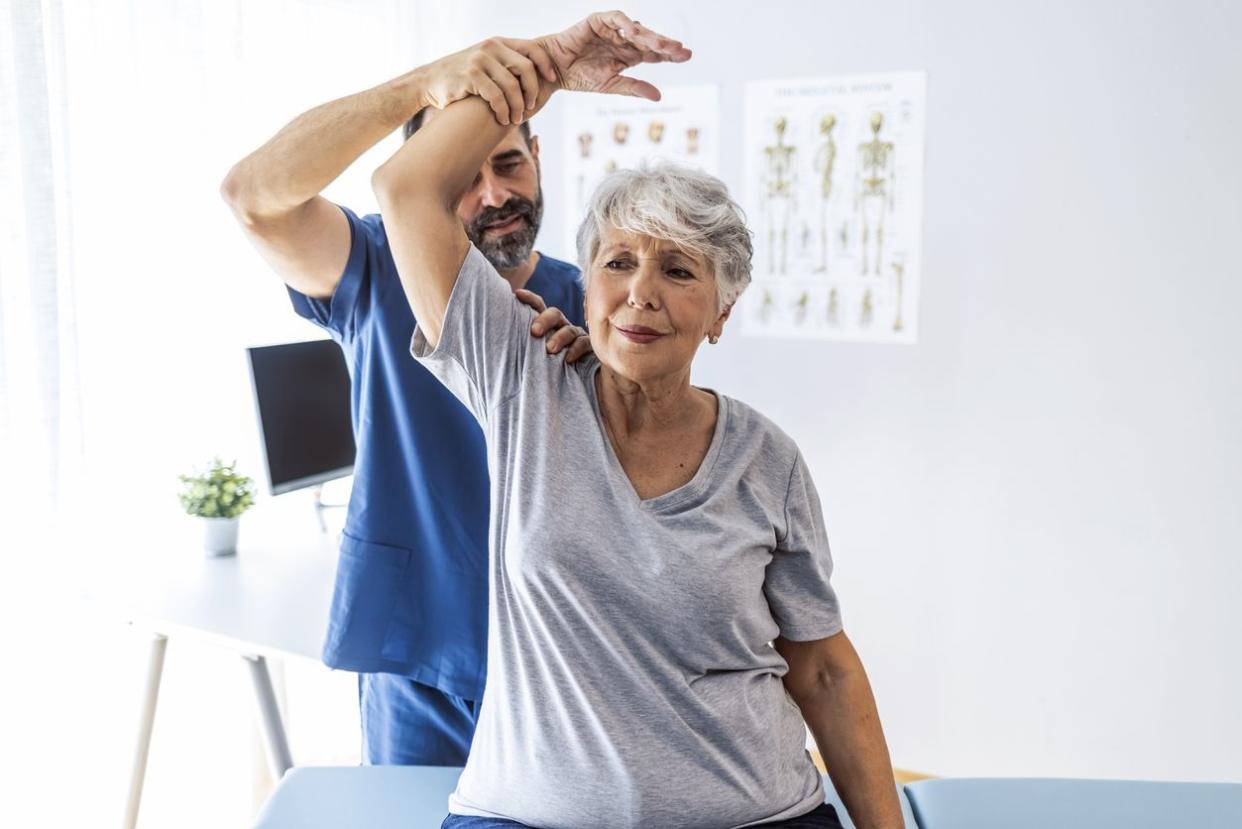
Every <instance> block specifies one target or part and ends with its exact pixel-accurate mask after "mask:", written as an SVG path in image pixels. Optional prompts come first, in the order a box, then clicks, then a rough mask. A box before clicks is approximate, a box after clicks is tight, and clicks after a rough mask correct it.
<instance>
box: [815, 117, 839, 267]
mask: <svg viewBox="0 0 1242 829" xmlns="http://www.w3.org/2000/svg"><path fill="white" fill-rule="evenodd" d="M836 125H837V116H835V115H825V116H824V117H823V118H822V119H821V120H820V122H819V134H820V135H822V136H824V143H823V144H822V145H821V146H820V148H819V151H818V152H817V153H816V154H815V169H816V170H817V171H819V172H820V173H821V175H822V178H821V179H820V187H819V243H820V244H819V267H818V268H816V270H817V271H819V272H820V273H824V272H826V271H827V270H828V236H829V233H828V200H829V199H830V198H832V168H833V165H834V164H835V163H836V160H837V142H836V141H834V140H833V138H832V128H833V127H835V126H836Z"/></svg>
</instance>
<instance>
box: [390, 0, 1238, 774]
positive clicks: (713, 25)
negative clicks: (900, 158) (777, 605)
mask: <svg viewBox="0 0 1242 829" xmlns="http://www.w3.org/2000/svg"><path fill="white" fill-rule="evenodd" d="M591 10H592V7H591V6H588V5H584V4H581V3H544V4H527V3H524V4H513V3H499V2H490V1H489V0H475V2H461V3H459V4H457V6H456V8H454V9H453V10H452V11H446V10H444V9H443V8H442V7H441V4H438V3H433V2H423V3H421V4H420V5H419V9H418V19H419V20H420V21H422V24H423V26H424V27H425V28H423V29H422V30H420V31H418V32H416V33H414V35H413V37H414V44H415V47H416V50H417V51H418V53H419V54H418V57H419V58H420V59H427V58H431V57H434V56H436V55H438V54H440V53H443V52H444V51H446V50H449V49H456V48H460V47H462V46H465V45H467V44H468V43H470V42H472V41H474V40H478V39H480V38H482V37H484V36H486V35H489V34H504V35H512V36H531V35H536V34H542V33H544V32H546V31H552V30H555V29H559V28H562V27H563V26H565V25H567V24H568V23H570V22H572V21H573V20H576V19H577V18H579V17H580V16H582V15H583V14H585V13H586V12H588V11H591ZM625 10H626V11H627V12H629V13H630V14H631V15H632V16H634V17H637V18H638V19H640V20H642V21H643V22H644V23H647V24H648V25H651V26H653V27H655V28H657V29H662V30H664V31H667V32H668V33H669V34H672V35H674V36H677V37H680V38H682V39H683V40H684V41H685V42H686V43H687V45H689V46H690V47H691V48H693V49H694V50H695V57H694V59H693V60H692V61H691V62H690V63H689V64H687V65H685V66H682V67H657V68H648V69H647V70H640V73H642V74H643V76H644V77H647V78H649V79H653V80H655V82H656V83H657V84H658V83H660V82H666V83H682V82H685V83H693V82H706V81H716V82H719V83H720V84H721V85H722V113H721V115H722V119H723V125H724V138H723V141H722V150H723V152H722V163H723V171H724V177H725V179H726V181H728V182H729V184H730V185H731V186H732V187H734V188H735V189H736V188H738V187H739V185H740V182H741V172H742V171H741V134H742V130H741V118H742V101H741V91H742V84H743V83H744V82H745V81H747V80H752V79H762V78H778V77H796V76H804V75H824V74H836V73H855V72H875V71H886V70H900V69H925V70H927V72H928V121H927V135H928V140H927V179H926V192H927V198H926V223H925V240H926V241H925V256H924V264H925V272H924V275H923V286H922V291H921V293H922V306H921V308H920V320H919V331H920V342H919V344H918V345H916V346H859V345H845V344H814V343H810V344H808V343H797V342H794V341H765V340H756V339H750V338H745V337H741V336H739V332H738V331H732V332H726V336H725V338H724V340H723V341H722V343H721V344H720V345H719V346H717V347H716V348H714V349H713V348H707V349H705V351H704V353H703V354H702V355H701V357H700V358H699V363H698V366H699V370H698V373H697V376H696V382H698V383H700V384H703V385H710V386H713V387H716V388H719V389H721V390H722V391H724V392H726V393H729V394H731V395H733V396H736V397H739V398H742V399H744V400H746V401H747V402H749V403H751V404H753V405H755V406H757V407H758V408H760V409H761V410H763V411H765V412H767V413H768V414H770V415H772V416H773V417H774V418H775V419H776V420H777V421H778V422H779V423H781V424H782V425H783V426H784V427H785V428H786V429H787V430H788V431H790V432H791V433H792V434H793V435H794V437H795V438H796V439H797V440H798V441H799V443H800V444H801V446H802V447H803V450H804V452H805V454H806V456H807V457H808V459H809V460H810V462H811V465H812V467H813V469H814V471H815V474H816V479H817V484H818V486H819V489H820V492H821V495H822V496H823V500H824V504H825V509H826V513H827V516H828V519H829V522H830V530H831V533H832V538H833V539H834V551H835V554H836V557H837V561H838V569H837V584H838V589H839V592H840V593H841V596H842V600H843V603H844V606H845V610H846V612H847V614H848V616H847V626H848V629H849V631H850V633H851V635H852V636H853V638H854V639H855V642H856V643H857V644H858V646H859V648H860V650H861V652H862V653H863V656H864V659H865V661H866V663H867V665H868V667H869V670H870V672H871V675H872V679H873V682H874V685H875V687H876V691H877V695H878V697H879V701H880V705H881V712H882V714H883V717H884V720H885V724H886V727H887V731H888V736H889V741H890V743H891V746H892V749H893V756H894V760H895V762H896V763H897V764H898V765H899V766H903V767H907V768H914V769H920V770H925V771H929V772H933V773H937V774H944V775H967V774H1030V775H1074V776H1103V777H1140V778H1167V779H1200V780H1234V781H1237V780H1242V749H1240V748H1239V746H1242V713H1240V712H1242V705H1239V700H1242V659H1240V658H1239V656H1240V654H1242V611H1240V610H1239V609H1238V608H1237V606H1236V604H1235V600H1236V598H1237V597H1238V596H1239V594H1240V593H1242V555H1240V553H1242V510H1239V509H1238V508H1237V506H1238V502H1239V500H1242V497H1240V496H1242V478H1240V473H1239V470H1240V469H1242V429H1240V428H1239V424H1242V370H1240V369H1239V355H1242V332H1240V330H1239V327H1238V326H1237V324H1236V323H1235V316H1236V315H1237V314H1238V313H1239V310H1240V309H1242V269H1240V268H1239V267H1238V264H1237V261H1236V258H1235V256H1236V254H1235V253H1234V251H1233V250H1232V249H1231V247H1232V245H1231V243H1235V242H1236V240H1237V239H1238V238H1239V231H1240V230H1242V167H1240V166H1239V163H1238V150H1237V147H1238V133H1239V130H1240V129H1242V95H1239V93H1238V86H1239V81H1242V50H1239V49H1237V47H1236V34H1237V32H1238V31H1240V30H1242V10H1239V7H1237V6H1235V5H1232V4H1227V3H1220V2H1207V1H1206V0H1200V1H1199V2H1190V3H1179V4H1174V3H1172V2H1158V3H1152V2H1145V3H1143V4H1141V6H1140V4H1137V3H1124V2H1064V0H1056V1H1055V2H1041V3H1032V2H1028V3H1021V4H1018V3H1010V2H1005V3H997V2H983V1H982V0H980V1H979V2H969V1H968V0H942V2H937V3H921V2H914V0H905V2H901V1H900V0H892V1H891V2H877V1H876V0H868V2H852V3H842V2H799V3H793V2H772V1H771V0H769V1H768V2H763V3H755V2H729V3H713V4H710V5H708V4H699V3H688V2H673V1H672V0H666V1H665V2H658V3H657V2H634V3H631V4H629V5H628V7H625ZM376 80H377V81H378V80H379V79H378V78H377V79H376ZM559 127H560V118H559V106H558V105H557V103H556V102H555V101H554V102H553V104H552V105H551V106H550V107H549V109H548V110H547V111H546V112H545V113H544V114H543V115H542V116H540V119H538V120H537V121H536V123H535V128H536V131H537V132H539V133H541V134H542V135H543V142H544V186H545V188H546V191H547V192H548V193H549V194H550V196H549V202H550V203H549V205H548V208H547V213H546V219H545V228H546V230H545V235H544V237H543V238H542V240H541V247H542V248H543V249H544V250H546V251H547V252H549V253H553V254H559V255H562V256H569V254H570V253H571V251H570V249H569V246H568V240H564V239H561V238H559V230H558V229H559V228H560V227H561V218H562V217H561V213H560V205H558V204H557V198H556V194H559V193H560V192H561V185H560V178H559V175H558V159H559V158H561V157H562V145H561V141H560V135H559V131H560V130H559Z"/></svg>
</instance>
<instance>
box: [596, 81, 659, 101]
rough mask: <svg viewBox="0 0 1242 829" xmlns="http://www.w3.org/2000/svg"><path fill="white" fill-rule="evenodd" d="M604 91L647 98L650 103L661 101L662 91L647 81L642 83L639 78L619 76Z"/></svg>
mask: <svg viewBox="0 0 1242 829" xmlns="http://www.w3.org/2000/svg"><path fill="white" fill-rule="evenodd" d="M604 91H605V92H609V93H611V94H613V95H632V96H634V97H635V98H646V99H647V100H648V101H658V100H660V90H658V89H656V88H655V87H654V86H652V85H651V84H649V83H647V82H646V81H640V80H639V79H638V78H630V77H627V76H625V75H617V76H616V77H615V78H613V79H612V83H610V84H609V85H608V88H607V89H605V90H604Z"/></svg>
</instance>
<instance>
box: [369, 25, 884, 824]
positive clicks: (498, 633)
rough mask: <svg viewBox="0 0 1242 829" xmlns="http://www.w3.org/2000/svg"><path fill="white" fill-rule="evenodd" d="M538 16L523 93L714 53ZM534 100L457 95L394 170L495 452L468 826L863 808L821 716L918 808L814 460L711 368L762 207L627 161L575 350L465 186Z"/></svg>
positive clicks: (859, 759) (614, 180)
mask: <svg viewBox="0 0 1242 829" xmlns="http://www.w3.org/2000/svg"><path fill="white" fill-rule="evenodd" d="M538 44H539V46H540V47H541V49H540V50H531V53H532V54H535V55H536V57H537V60H535V61H533V62H532V61H531V60H527V59H526V58H524V57H523V56H522V55H521V54H518V53H517V52H515V53H514V55H513V57H512V59H511V60H510V61H507V62H505V65H504V66H486V67H481V70H482V72H483V73H485V75H486V77H485V78H484V77H483V75H481V76H480V77H481V81H480V92H481V94H483V95H486V96H488V97H489V99H490V100H492V101H493V105H494V103H495V102H496V100H498V99H497V96H498V95H504V96H505V99H507V102H508V103H509V104H510V105H511V106H512V108H513V109H514V110H515V111H516V112H517V113H518V118H517V119H512V120H515V121H516V120H519V119H520V118H521V117H522V115H529V114H531V113H533V112H534V111H535V110H537V109H538V108H539V107H541V106H542V105H543V104H544V103H545V102H546V101H547V99H548V97H549V95H550V94H551V93H552V92H553V90H555V89H558V88H568V89H577V90H588V91H614V92H622V93H628V94H635V95H641V96H644V97H651V98H655V97H658V92H656V90H655V89H654V88H653V87H651V86H650V85H648V84H644V83H642V82H640V81H636V80H633V79H629V78H625V77H623V76H620V75H619V74H618V73H619V72H620V71H622V70H624V69H625V68H626V67H628V66H632V65H635V64H637V63H639V62H643V61H647V62H655V61H666V60H667V61H681V60H685V59H687V58H688V57H689V51H688V50H686V49H684V48H683V47H682V46H681V44H679V43H676V42H675V41H670V40H668V39H666V38H663V37H660V36H658V35H656V34H655V33H653V32H650V31H649V30H647V29H644V28H643V27H641V26H638V25H637V24H635V23H633V22H632V21H630V20H629V19H628V18H626V17H625V16H624V15H621V14H620V13H609V14H603V15H593V16H591V17H590V18H588V19H587V20H586V21H583V22H582V23H580V24H578V25H577V26H574V27H572V28H570V29H568V30H566V31H565V32H562V33H560V34H558V35H554V36H551V37H548V38H544V39H540V40H539V41H538ZM493 87H494V88H493ZM523 105H524V106H523ZM502 108H503V107H502ZM511 128H512V126H511V125H508V126H506V125H503V124H498V123H497V121H496V119H495V118H494V117H493V115H492V113H491V109H490V108H489V104H488V103H487V102H485V101H484V100H482V99H480V98H470V99H466V100H462V101H458V102H457V103H454V104H451V105H450V106H448V107H447V108H445V109H444V111H443V112H442V113H440V114H439V115H438V116H437V117H435V118H433V119H431V120H430V121H429V122H428V124H427V125H426V126H425V127H424V128H423V129H421V130H420V131H419V132H418V133H416V134H415V135H414V136H413V137H412V138H410V139H409V141H408V142H407V143H406V144H405V145H404V146H403V147H402V148H401V150H400V151H398V152H397V153H396V155H395V156H394V157H393V158H392V160H390V161H389V162H388V163H386V164H385V165H384V166H383V167H381V168H380V169H379V170H378V171H377V172H376V174H375V176H374V178H373V185H374V187H375V191H376V194H377V196H378V198H379V202H380V207H381V210H382V212H383V215H384V218H385V224H386V226H387V227H388V229H389V238H390V240H391V244H392V249H393V255H394V258H395V261H396V263H397V266H398V270H399V272H400V275H401V280H402V284H403V286H404V290H405V292H406V295H407V296H408V298H409V301H410V304H411V306H412V308H413V310H414V315H415V318H416V319H417V320H418V327H417V329H416V331H415V333H414V339H413V343H412V346H411V350H412V352H413V354H414V356H415V357H416V358H417V359H419V360H421V361H422V362H423V363H424V364H425V365H426V366H427V367H428V368H429V369H430V370H431V371H432V372H434V373H435V374H436V376H437V377H438V378H439V379H440V380H441V381H442V382H443V383H444V384H445V385H446V386H447V387H448V388H449V389H451V390H452V391H453V393H454V394H455V395H456V396H457V397H458V398H459V399H460V400H461V401H462V402H463V403H464V404H465V405H466V406H467V407H468V408H469V409H470V411H471V412H473V413H474V415H475V416H476V417H477V418H478V420H479V422H480V423H481V424H482V426H483V429H484V432H485V435H486V437H487V442H488V451H489V457H490V468H491V475H492V479H491V487H492V501H491V536H490V540H491V556H490V577H491V586H490V605H489V624H490V628H489V640H488V660H489V669H488V670H489V673H488V683H487V688H486V693H485V694H484V697H483V701H482V710H481V712H480V716H479V723H478V729H477V732H476V734H475V738H474V743H473V745H472V748H471V753H470V759H469V761H468V763H467V765H466V768H465V771H464V772H463V774H462V776H461V780H460V782H459V784H458V788H457V791H456V792H455V793H454V795H453V796H452V798H451V799H450V802H449V811H450V815H449V816H448V818H447V819H446V820H445V823H444V826H445V827H467V826H468V827H482V826H488V827H491V826H531V827H544V828H545V829H596V828H597V827H647V829H664V827H679V826H684V827H712V829H723V827H741V826H758V825H765V826H768V825H771V826H786V827H793V826H799V827H801V826H806V827H811V826H815V827H832V826H839V825H840V824H839V823H838V822H837V818H836V816H835V813H834V812H833V810H832V807H831V806H827V805H825V804H824V791H823V788H822V785H821V782H820V777H819V774H818V773H817V772H816V770H815V768H814V766H813V764H812V762H811V760H810V757H809V755H808V754H807V752H806V749H805V742H804V737H805V730H804V728H803V722H804V719H805V722H806V723H807V724H809V726H810V728H811V731H812V733H813V734H814V737H815V739H816V742H817V743H818V745H819V748H820V750H821V752H822V753H823V756H824V758H825V761H826V763H827V765H828V768H829V771H830V773H831V775H832V777H833V780H834V782H835V784H836V786H837V788H838V789H839V791H840V793H841V795H842V797H843V798H844V801H845V803H846V805H847V807H848V808H849V810H850V812H851V814H852V815H853V816H854V817H855V820H856V822H857V824H858V825H859V826H860V827H880V826H883V827H890V826H891V827H897V826H901V825H902V820H901V814H900V810H899V808H898V805H897V800H896V796H895V792H894V789H893V783H892V777H891V768H890V766H889V760H888V753H887V749H886V747H885V744H884V737H883V734H882V732H881V729H880V726H879V721H878V717H877V715H876V710H875V703H874V700H873V698H872V695H871V691H870V688H869V686H868V683H867V679H866V675H865V673H864V671H863V668H862V665H861V664H860V662H859V659H858V657H857V655H856V654H855V652H854V650H853V648H852V647H851V645H850V644H849V641H848V640H847V639H846V637H845V634H844V633H843V632H842V626H841V619H840V615H839V613H838V607H837V599H836V596H835V594H834V593H833V590H832V587H831V586H830V584H829V573H830V570H831V559H830V556H829V552H828V545H827V541H826V539H825V532H824V526H823V520H822V516H821V513H820V507H819V503H818V499H817V496H816V494H815V489H814V486H813V485H812V483H811V477H810V473H809V471H808V469H807V466H806V464H805V462H804V461H803V459H802V457H801V455H800V454H799V452H798V449H797V447H796V446H795V445H794V443H793V441H792V440H790V438H789V437H788V436H786V435H785V434H784V433H782V432H781V431H780V430H779V429H778V428H777V427H776V426H774V425H773V424H772V423H771V422H770V421H768V420H767V419H766V418H764V417H763V416H762V415H760V414H758V413H757V412H755V411H754V410H753V409H751V408H749V407H748V406H746V405H745V404H743V403H740V402H738V401H736V400H732V399H730V398H728V397H725V396H724V395H721V394H718V393H716V392H713V391H710V390H708V389H702V388H696V387H695V386H692V385H691V384H690V368H691V363H692V361H693V359H694V356H695V354H696V353H697V351H698V349H699V346H700V345H701V344H702V343H703V341H704V340H707V341H708V342H711V343H715V342H716V341H717V340H718V339H719V338H720V336H721V335H722V332H723V330H724V326H725V323H726V321H727V320H728V317H729V310H730V308H731V307H732V304H733V301H734V300H735V299H736V298H737V296H738V295H739V294H740V293H741V292H742V290H743V288H744V287H745V286H746V284H747V282H748V281H749V279H750V275H749V272H750V259H751V245H750V239H749V233H748V231H747V230H746V227H745V225H744V224H743V221H742V218H741V215H740V212H739V210H738V209H737V207H736V206H735V205H734V204H733V202H732V201H731V200H730V199H729V196H728V193H727V192H726V190H725V187H724V185H722V184H721V183H720V182H719V181H718V180H716V179H714V178H712V177H711V176H708V175H705V174H703V173H698V172H692V171H689V170H683V169H678V168H674V167H658V168H655V169H651V170H645V171H641V172H622V173H618V174H615V175H614V176H612V177H611V178H609V179H607V180H606V181H605V182H604V184H603V185H601V187H600V188H599V190H598V192H597V193H596V194H595V196H594V199H593V201H592V204H591V208H590V212H589V215H588V216H587V218H586V220H585V221H584V222H583V224H582V229H581V231H580V232H579V235H578V252H579V257H580V259H581V264H582V270H583V279H584V281H585V283H586V310H587V320H588V326H589V328H590V342H591V345H592V346H593V348H594V356H592V357H589V358H587V359H583V360H579V361H578V362H577V363H576V364H573V365H570V364H568V363H567V362H565V361H564V360H562V359H561V358H560V357H554V356H550V355H549V354H547V353H546V350H545V347H543V346H542V345H541V341H540V340H538V339H532V338H531V337H530V336H529V329H530V328H531V324H532V320H533V319H534V312H533V311H532V310H530V309H528V308H526V307H525V306H523V305H522V304H521V303H519V302H517V301H516V300H515V299H514V296H513V293H512V291H511V290H510V289H509V287H508V286H507V285H506V283H505V282H504V281H503V280H502V279H501V277H499V276H498V274H497V273H496V271H495V270H494V269H493V268H492V266H491V265H490V264H489V263H488V261H487V260H486V259H485V258H483V256H482V255H481V254H480V253H479V251H478V250H477V249H475V248H474V247H473V246H471V245H470V243H469V242H468V240H467V238H466V236H465V234H464V232H463V230H462V227H461V225H460V223H459V221H458V219H457V218H456V215H455V213H454V205H455V204H456V202H457V200H458V199H459V198H460V197H461V196H462V194H463V193H464V192H466V190H467V189H468V188H469V187H470V185H471V182H472V180H473V178H474V176H475V174H476V171H477V170H478V169H479V168H480V166H481V165H482V164H483V163H484V161H485V160H486V159H487V157H488V154H489V151H491V150H492V148H493V147H494V146H495V145H496V144H497V143H498V142H500V141H501V140H502V139H503V138H504V137H505V135H506V133H507V132H508V130H510V129H511ZM517 220H518V219H514V221H517Z"/></svg>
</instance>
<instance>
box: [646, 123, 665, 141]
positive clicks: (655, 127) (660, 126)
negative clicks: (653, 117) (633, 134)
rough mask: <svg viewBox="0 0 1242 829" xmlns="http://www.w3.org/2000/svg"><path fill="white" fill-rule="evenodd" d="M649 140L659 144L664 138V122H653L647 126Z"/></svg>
mask: <svg viewBox="0 0 1242 829" xmlns="http://www.w3.org/2000/svg"><path fill="white" fill-rule="evenodd" d="M647 138H648V140H650V141H651V143H652V144H659V143H660V139H662V138H664V122H663V121H652V122H651V123H650V124H648V125H647Z"/></svg>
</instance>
